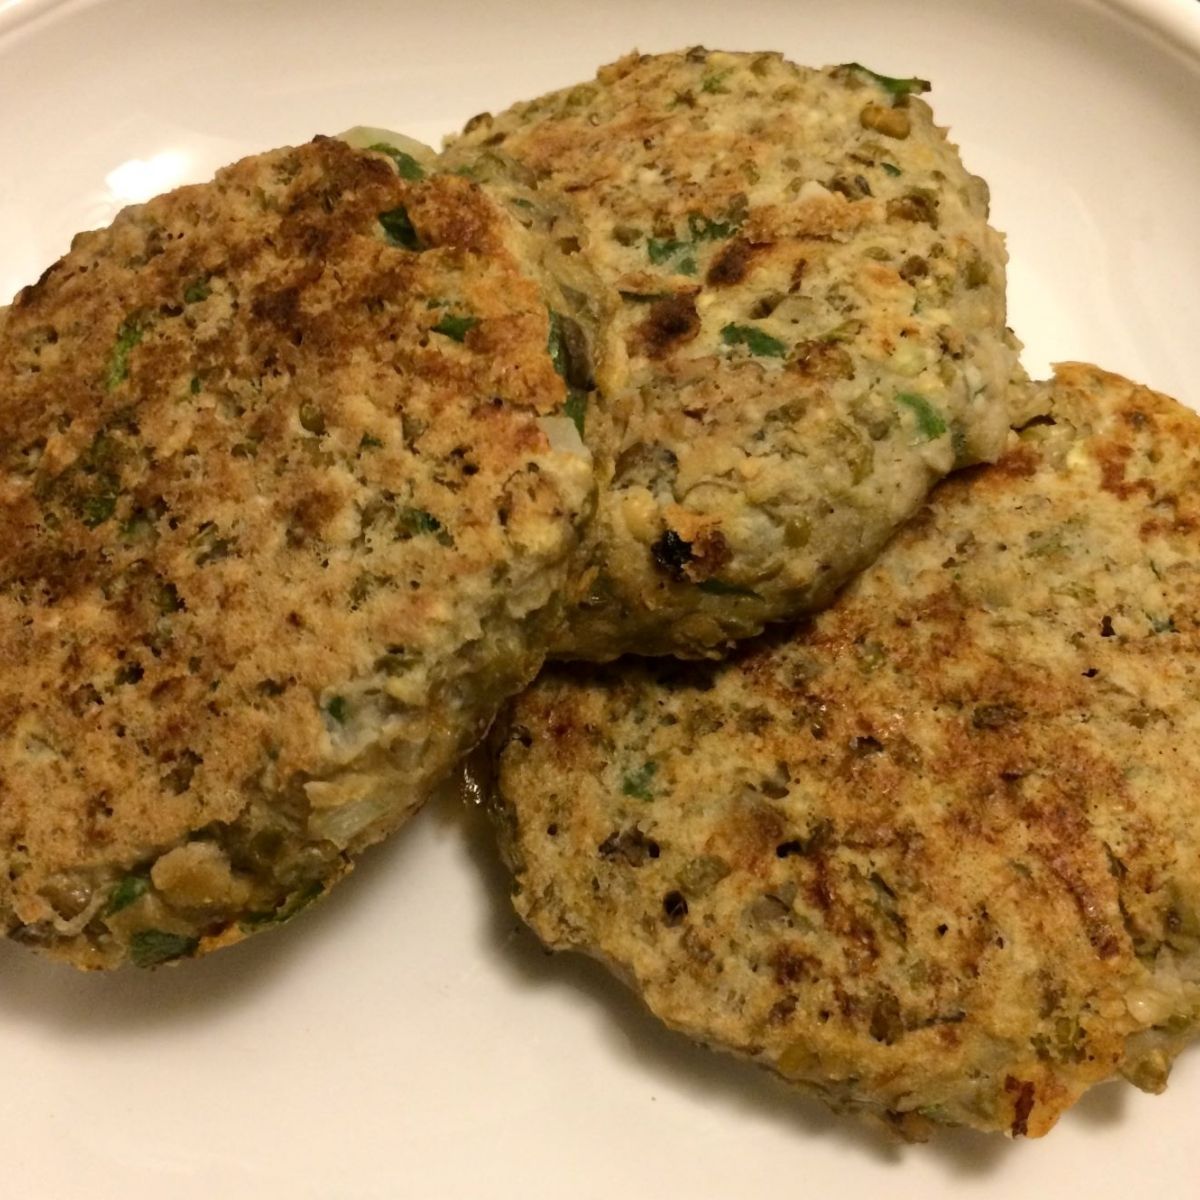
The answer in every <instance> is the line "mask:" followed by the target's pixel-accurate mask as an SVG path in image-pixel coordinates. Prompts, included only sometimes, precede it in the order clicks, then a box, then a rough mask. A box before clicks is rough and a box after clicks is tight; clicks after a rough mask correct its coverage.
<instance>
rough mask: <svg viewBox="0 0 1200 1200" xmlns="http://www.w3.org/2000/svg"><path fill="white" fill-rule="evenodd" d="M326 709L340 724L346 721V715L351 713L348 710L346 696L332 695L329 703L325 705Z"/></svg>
mask: <svg viewBox="0 0 1200 1200" xmlns="http://www.w3.org/2000/svg"><path fill="white" fill-rule="evenodd" d="M325 711H326V712H327V713H328V714H329V715H330V716H331V717H332V718H333V719H334V720H335V721H336V722H337V723H338V724H339V725H344V724H345V723H346V717H347V716H348V715H349V714H348V713H347V711H346V697H345V696H332V697H330V700H329V703H328V704H327V705H325Z"/></svg>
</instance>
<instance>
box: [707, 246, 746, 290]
mask: <svg viewBox="0 0 1200 1200" xmlns="http://www.w3.org/2000/svg"><path fill="white" fill-rule="evenodd" d="M756 253H757V250H756V249H755V247H754V246H752V245H751V244H750V243H749V242H748V241H747V240H746V239H745V238H742V237H735V238H734V239H733V240H732V241H730V242H728V243H727V244H726V245H725V247H724V248H723V249H722V250H721V253H720V254H718V255H717V257H716V258H715V259H713V261H712V264H711V266H709V268H708V274H707V275H705V277H704V282H705V283H707V284H708V285H709V287H732V286H733V285H734V284H735V283H741V282H742V281H743V280H744V279H745V278H746V276H747V275H748V274H749V273H750V266H751V264H752V263H753V261H754V256H755V254H756Z"/></svg>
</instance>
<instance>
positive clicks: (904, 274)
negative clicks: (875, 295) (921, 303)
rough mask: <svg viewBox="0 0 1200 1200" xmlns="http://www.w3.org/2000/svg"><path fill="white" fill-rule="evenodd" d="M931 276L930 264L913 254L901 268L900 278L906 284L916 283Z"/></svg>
mask: <svg viewBox="0 0 1200 1200" xmlns="http://www.w3.org/2000/svg"><path fill="white" fill-rule="evenodd" d="M928 274H929V264H928V263H927V262H926V261H925V260H924V259H923V258H922V257H921V256H920V255H919V254H913V255H910V256H909V257H908V258H906V259H905V260H904V262H903V263H902V264H901V266H900V278H901V279H903V280H904V281H905V282H906V283H915V282H916V281H917V280H918V279H924V278H925V277H926V276H927V275H928Z"/></svg>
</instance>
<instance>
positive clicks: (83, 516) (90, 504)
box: [79, 492, 117, 529]
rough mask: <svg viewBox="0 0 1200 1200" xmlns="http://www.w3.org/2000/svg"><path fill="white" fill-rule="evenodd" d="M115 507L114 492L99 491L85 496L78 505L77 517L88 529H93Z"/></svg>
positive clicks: (104, 519) (101, 522)
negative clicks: (93, 494)
mask: <svg viewBox="0 0 1200 1200" xmlns="http://www.w3.org/2000/svg"><path fill="white" fill-rule="evenodd" d="M116 507H117V496H116V493H115V492H100V493H99V494H97V495H95V496H86V497H85V498H84V499H83V501H82V503H81V504H80V506H79V519H80V520H81V521H82V522H83V523H84V524H85V525H86V526H87V527H88V528H89V529H95V528H96V526H98V525H103V524H104V522H105V521H107V520H108V518H109V517H111V516H112V515H113V513H114V512H115V511H116Z"/></svg>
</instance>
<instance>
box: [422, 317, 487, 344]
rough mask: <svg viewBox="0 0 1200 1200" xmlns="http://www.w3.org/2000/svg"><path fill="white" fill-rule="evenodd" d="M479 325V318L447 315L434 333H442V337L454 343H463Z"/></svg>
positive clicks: (435, 327)
mask: <svg viewBox="0 0 1200 1200" xmlns="http://www.w3.org/2000/svg"><path fill="white" fill-rule="evenodd" d="M478 324H479V318H478V317H456V316H454V315H453V314H451V313H447V314H446V315H445V316H444V317H443V318H442V319H441V320H440V321H439V322H438V323H437V324H436V325H435V326H434V327H433V332H434V333H440V334H441V335H442V337H448V338H449V339H450V340H451V341H453V342H461V341H462V340H463V338H465V337H466V336H467V334H468V333H469V332H470V331H471V330H472V329H474V328H475V326H476V325H478Z"/></svg>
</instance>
